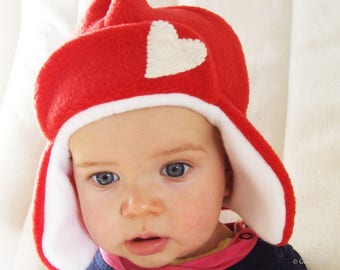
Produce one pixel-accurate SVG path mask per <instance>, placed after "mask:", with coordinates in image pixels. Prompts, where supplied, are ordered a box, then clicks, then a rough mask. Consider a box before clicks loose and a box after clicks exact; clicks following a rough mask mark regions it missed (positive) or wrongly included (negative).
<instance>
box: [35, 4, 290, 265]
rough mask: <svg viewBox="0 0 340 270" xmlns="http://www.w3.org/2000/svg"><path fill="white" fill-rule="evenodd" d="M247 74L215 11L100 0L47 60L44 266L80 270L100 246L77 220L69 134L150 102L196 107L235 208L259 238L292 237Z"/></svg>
mask: <svg viewBox="0 0 340 270" xmlns="http://www.w3.org/2000/svg"><path fill="white" fill-rule="evenodd" d="M248 96H249V93H248V76H247V70H246V65H245V60H244V55H243V52H242V48H241V45H240V42H239V40H238V38H237V36H236V35H235V33H234V32H233V30H232V29H231V27H230V26H229V25H228V24H227V23H226V22H225V21H224V20H223V19H221V18H220V17H218V16H217V15H215V14H213V13H211V12H209V11H207V10H204V9H201V8H196V7H184V6H175V7H166V8H157V9H156V8H155V9H154V8H151V7H149V6H148V4H147V3H146V1H145V0H138V1H136V0H125V1H124V0H116V1H112V2H111V1H109V0H96V1H94V3H93V4H92V5H91V7H90V8H89V10H88V12H87V14H86V16H85V18H84V21H83V22H82V24H81V27H80V29H79V31H78V33H77V35H76V37H75V38H74V39H72V40H71V41H69V42H67V43H66V44H65V45H64V46H62V47H61V48H60V49H58V50H57V51H56V52H55V53H53V54H52V56H51V57H50V58H49V59H48V61H47V62H46V63H45V65H44V66H43V68H42V69H41V71H40V74H39V76H38V78H37V83H36V94H35V105H36V111H37V118H38V121H39V124H40V126H41V129H42V131H43V133H44V134H45V136H46V138H47V139H48V146H47V148H46V151H45V153H44V154H43V157H42V161H41V164H40V169H39V172H38V178H37V187H36V191H35V206H34V234H35V240H36V245H37V249H38V252H39V254H40V256H41V258H42V260H43V262H44V263H45V265H46V266H48V267H49V268H50V269H72V270H73V269H85V268H86V267H87V266H88V264H89V263H90V261H91V260H92V258H93V256H94V254H95V252H96V250H97V246H96V245H95V243H94V242H93V240H92V239H91V238H90V236H89V235H88V233H87V231H86V229H85V228H84V226H83V223H82V221H81V218H80V211H79V206H78V203H77V198H76V193H75V191H74V187H73V185H72V164H71V162H70V153H69V150H68V140H69V138H70V136H71V135H72V134H73V133H74V132H75V131H76V130H78V129H79V128H81V127H83V126H84V125H86V124H88V123H90V122H93V121H96V120H99V119H101V118H103V117H106V116H109V115H113V114H118V113H123V112H127V111H131V110H136V109H140V108H146V107H155V106H182V107H185V108H188V109H191V110H193V111H195V112H198V113H200V114H201V115H203V116H204V117H206V119H208V121H210V123H211V124H212V125H214V126H216V127H217V128H218V129H219V130H220V133H221V136H222V139H223V142H224V146H225V150H226V152H227V153H228V156H229V159H230V162H231V166H232V169H233V175H234V183H233V191H232V195H231V197H230V199H229V201H228V202H227V204H226V206H227V207H229V208H230V209H232V210H234V211H236V212H237V213H238V214H239V215H240V216H241V217H242V218H243V219H244V221H245V222H246V223H247V224H248V225H249V226H250V227H251V228H252V229H253V230H255V231H256V233H257V234H258V235H259V236H260V237H261V238H263V239H264V240H266V241H268V242H270V243H272V244H275V245H283V244H285V243H287V241H288V240H289V238H290V236H291V233H292V228H293V222H294V215H295V200H294V194H293V189H292V186H291V183H290V180H289V178H288V175H287V173H286V171H285V169H284V167H283V165H282V163H281V162H280V160H279V159H278V157H277V156H276V155H275V153H274V152H273V150H272V148H271V147H270V146H269V145H268V143H267V142H266V141H265V140H264V139H263V137H262V136H261V135H260V134H259V133H258V132H257V131H256V129H255V128H254V127H253V126H252V124H251V123H250V122H249V121H248V120H247V118H246V115H245V114H246V109H247V105H248Z"/></svg>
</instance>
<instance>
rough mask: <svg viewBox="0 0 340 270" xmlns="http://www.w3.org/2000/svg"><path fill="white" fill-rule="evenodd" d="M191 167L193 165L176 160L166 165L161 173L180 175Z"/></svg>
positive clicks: (171, 175) (172, 175)
mask: <svg viewBox="0 0 340 270" xmlns="http://www.w3.org/2000/svg"><path fill="white" fill-rule="evenodd" d="M190 168H191V166H190V165H188V164H186V163H184V162H174V163H170V164H168V165H166V166H165V167H164V168H163V169H162V171H161V174H163V175H167V176H170V177H180V176H182V175H184V174H185V173H186V172H187V171H188V170H189V169H190Z"/></svg>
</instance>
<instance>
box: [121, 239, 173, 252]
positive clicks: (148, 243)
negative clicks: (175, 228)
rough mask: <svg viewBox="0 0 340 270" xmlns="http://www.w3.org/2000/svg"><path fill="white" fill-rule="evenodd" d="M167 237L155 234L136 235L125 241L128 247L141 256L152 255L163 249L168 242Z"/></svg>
mask: <svg viewBox="0 0 340 270" xmlns="http://www.w3.org/2000/svg"><path fill="white" fill-rule="evenodd" d="M168 240H169V239H168V238H167V237H160V236H155V235H150V236H142V237H135V238H133V239H131V240H128V241H126V242H125V246H126V248H127V249H128V250H129V251H130V252H131V253H133V254H135V255H139V256H146V255H152V254H155V253H158V252H160V251H162V250H163V249H164V248H165V246H166V245H167V243H168Z"/></svg>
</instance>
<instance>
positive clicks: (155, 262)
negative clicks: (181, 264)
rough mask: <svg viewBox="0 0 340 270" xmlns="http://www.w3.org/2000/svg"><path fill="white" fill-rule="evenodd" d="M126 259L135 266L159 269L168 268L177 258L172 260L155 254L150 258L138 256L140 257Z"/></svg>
mask: <svg viewBox="0 0 340 270" xmlns="http://www.w3.org/2000/svg"><path fill="white" fill-rule="evenodd" d="M125 259H127V260H129V261H130V262H132V263H133V264H135V265H137V266H139V267H144V268H159V267H162V266H166V265H168V264H170V263H171V262H173V261H174V260H175V259H176V258H170V257H168V256H164V255H162V254H155V255H150V256H138V257H134V256H133V257H130V256H129V257H125Z"/></svg>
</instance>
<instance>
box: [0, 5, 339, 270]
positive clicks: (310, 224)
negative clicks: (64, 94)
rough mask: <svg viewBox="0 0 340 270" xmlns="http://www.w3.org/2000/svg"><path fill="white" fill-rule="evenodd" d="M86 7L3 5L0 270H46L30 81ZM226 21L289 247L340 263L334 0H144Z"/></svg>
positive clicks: (315, 262)
mask: <svg viewBox="0 0 340 270" xmlns="http://www.w3.org/2000/svg"><path fill="white" fill-rule="evenodd" d="M89 2H90V0H50V1H46V0H22V1H19V0H13V1H6V0H0V61H1V64H0V67H1V69H0V241H1V245H0V262H1V269H25V270H37V269H44V268H43V267H42V266H41V264H40V263H39V260H38V259H37V256H36V254H35V250H34V247H33V240H32V236H31V234H30V230H31V213H30V210H29V209H30V202H31V195H32V190H33V185H34V178H35V170H36V168H37V165H38V161H39V157H40V153H41V151H42V149H43V147H44V144H45V142H44V140H43V138H42V136H41V133H40V131H39V129H38V128H37V125H36V122H35V120H34V112H33V108H32V93H33V84H34V79H35V76H36V74H37V71H38V70H39V68H40V66H41V65H42V63H43V62H44V61H45V60H46V58H47V56H48V55H49V54H50V53H51V52H52V51H53V50H54V49H56V48H57V47H58V46H60V45H61V44H62V43H63V42H65V41H66V40H67V39H69V38H70V37H71V34H72V31H73V29H74V27H75V25H76V23H77V21H78V20H79V17H80V15H81V14H82V13H83V12H84V10H85V9H86V7H87V5H88V4H89ZM150 4H151V5H153V6H161V5H170V4H185V5H199V6H202V7H205V8H208V9H211V10H213V11H215V12H216V13H218V14H220V15H221V16H223V17H224V18H225V19H226V20H227V21H228V22H229V23H230V24H231V25H232V26H233V28H234V29H235V31H236V32H237V33H238V35H239V37H240V40H241V42H242V44H243V47H244V50H245V54H246V59H247V63H248V69H249V74H250V85H251V103H250V107H249V114H248V115H249V117H250V119H251V121H252V122H253V123H254V125H255V126H256V127H257V128H258V129H259V130H260V131H261V132H262V134H263V135H264V136H265V137H266V138H267V140H268V141H269V142H270V143H271V144H272V145H273V147H274V149H275V150H276V151H277V153H278V154H279V155H280V156H281V158H282V159H283V161H284V163H285V164H286V166H287V169H288V171H289V173H290V175H291V177H292V180H293V184H294V186H295V190H296V197H297V217H296V226H295V231H294V235H293V238H292V240H291V243H292V244H293V245H294V246H295V248H296V249H297V250H298V251H299V252H300V253H301V255H302V256H303V258H304V260H305V263H306V264H307V266H308V267H309V269H311V270H338V269H339V265H340V258H339V254H340V241H339V227H340V216H339V214H340V199H339V198H340V196H339V194H340V142H339V141H340V140H339V139H340V1H335V0H323V1H322V0H291V1H289V0H257V1H251V0H204V1H203V0H200V1H194V0H186V1H184V0H183V1H180V0H178V1H176V0H167V1H165V0H152V1H151V0H150Z"/></svg>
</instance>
